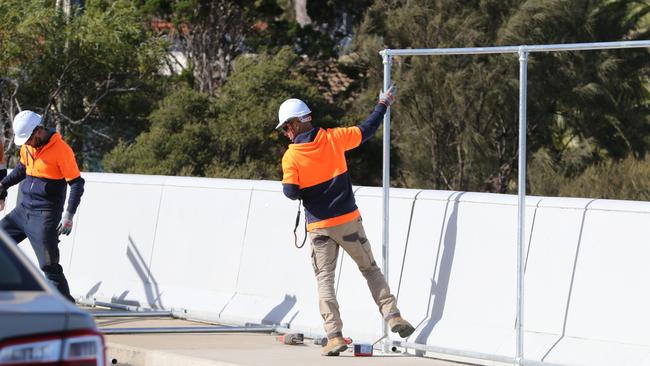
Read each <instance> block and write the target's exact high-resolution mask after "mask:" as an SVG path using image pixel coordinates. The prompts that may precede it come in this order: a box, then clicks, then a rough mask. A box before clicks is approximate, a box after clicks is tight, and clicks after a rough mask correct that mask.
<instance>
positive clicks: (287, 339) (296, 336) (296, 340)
mask: <svg viewBox="0 0 650 366" xmlns="http://www.w3.org/2000/svg"><path fill="white" fill-rule="evenodd" d="M275 339H277V340H278V342H282V343H284V344H290V345H298V344H303V343H304V342H305V335H304V334H302V333H287V334H282V335H279V336H277V337H276V338H275Z"/></svg>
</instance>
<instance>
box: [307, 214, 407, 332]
mask: <svg viewBox="0 0 650 366" xmlns="http://www.w3.org/2000/svg"><path fill="white" fill-rule="evenodd" d="M309 237H310V238H311V258H312V265H313V267H314V273H315V274H316V281H317V282H318V296H319V307H320V313H321V316H322V317H323V320H324V321H325V324H324V327H325V332H326V334H327V337H328V338H333V337H339V336H342V335H343V333H342V330H343V322H342V321H341V314H340V313H339V303H338V302H337V301H336V290H335V289H334V277H335V270H336V262H337V258H338V254H339V247H343V250H345V251H346V253H348V255H350V257H351V258H352V259H353V260H354V261H355V262H356V263H357V266H358V267H359V270H360V271H361V273H362V274H363V276H364V277H365V278H366V281H367V282H368V288H370V293H371V294H372V298H373V299H374V300H375V304H377V306H378V307H379V312H380V313H381V314H382V316H383V317H384V319H386V320H388V319H390V318H392V317H394V316H396V315H399V310H398V309H397V302H396V301H395V296H393V295H392V294H391V293H390V289H389V288H388V283H386V279H385V278H384V275H383V274H382V273H381V270H380V269H379V267H378V266H377V263H375V260H374V258H373V256H372V250H371V249H370V242H368V239H367V238H366V233H365V231H364V230H363V224H362V223H361V218H357V219H354V220H352V221H350V222H347V223H345V224H341V225H337V226H333V227H328V228H321V229H314V230H311V231H310V232H309Z"/></svg>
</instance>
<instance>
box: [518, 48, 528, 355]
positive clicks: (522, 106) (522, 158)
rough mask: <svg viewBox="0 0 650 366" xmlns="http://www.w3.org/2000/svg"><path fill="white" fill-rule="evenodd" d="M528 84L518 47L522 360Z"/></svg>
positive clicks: (525, 58) (523, 57) (520, 340)
mask: <svg viewBox="0 0 650 366" xmlns="http://www.w3.org/2000/svg"><path fill="white" fill-rule="evenodd" d="M527 84H528V51H525V50H524V49H523V47H520V48H519V183H518V185H517V186H518V193H517V195H518V204H517V211H518V214H517V323H516V324H517V325H516V328H517V356H516V362H517V364H518V365H522V364H523V360H524V261H525V258H524V253H525V251H524V245H525V236H524V234H525V229H526V226H525V218H526V217H525V214H526V91H527Z"/></svg>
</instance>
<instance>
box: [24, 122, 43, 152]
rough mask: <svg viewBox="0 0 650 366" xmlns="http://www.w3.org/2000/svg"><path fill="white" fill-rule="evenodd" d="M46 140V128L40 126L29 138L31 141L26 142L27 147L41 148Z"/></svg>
mask: <svg viewBox="0 0 650 366" xmlns="http://www.w3.org/2000/svg"><path fill="white" fill-rule="evenodd" d="M45 140H46V132H45V128H43V127H41V126H38V127H36V128H35V129H34V132H32V135H31V136H29V139H27V141H26V142H25V145H29V146H31V147H35V148H37V147H41V146H43V145H44V144H45Z"/></svg>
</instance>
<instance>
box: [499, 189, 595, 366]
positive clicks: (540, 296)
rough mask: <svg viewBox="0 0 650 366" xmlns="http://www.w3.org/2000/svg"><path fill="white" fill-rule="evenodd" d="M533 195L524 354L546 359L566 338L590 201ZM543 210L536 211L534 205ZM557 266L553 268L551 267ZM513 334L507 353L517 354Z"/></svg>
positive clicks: (528, 252)
mask: <svg viewBox="0 0 650 366" xmlns="http://www.w3.org/2000/svg"><path fill="white" fill-rule="evenodd" d="M534 200H535V198H529V200H528V201H527V206H528V207H527V208H528V210H529V211H528V212H527V217H526V221H527V223H529V224H532V225H533V229H532V233H530V232H529V233H530V234H529V235H527V236H526V237H527V239H528V240H529V248H528V250H527V260H526V273H525V279H524V286H525V287H524V304H525V306H524V331H525V342H524V355H525V356H526V359H532V360H537V361H540V360H542V359H543V358H544V357H545V356H546V354H547V352H548V350H549V349H550V348H551V347H552V346H553V345H554V344H555V342H557V341H558V340H559V339H560V336H561V334H562V329H563V327H564V318H565V313H566V306H567V299H568V296H569V289H570V286H571V275H572V273H573V266H574V263H575V256H576V248H577V246H578V241H579V236H580V228H581V225H582V221H583V217H584V212H585V207H586V205H587V204H588V203H589V202H590V201H591V200H588V199H567V198H562V199H559V198H541V199H540V198H537V201H538V203H535V202H534ZM533 205H536V206H537V208H536V209H535V210H534V211H533V212H531V211H530V209H531V206H533ZM551 268H552V269H553V270H549V269H551ZM515 345H516V339H515V334H513V335H512V337H511V339H510V341H509V342H507V346H508V347H507V348H504V349H503V350H502V351H501V352H503V353H505V352H506V349H507V352H509V353H510V354H514V352H515V348H514V347H515Z"/></svg>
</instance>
